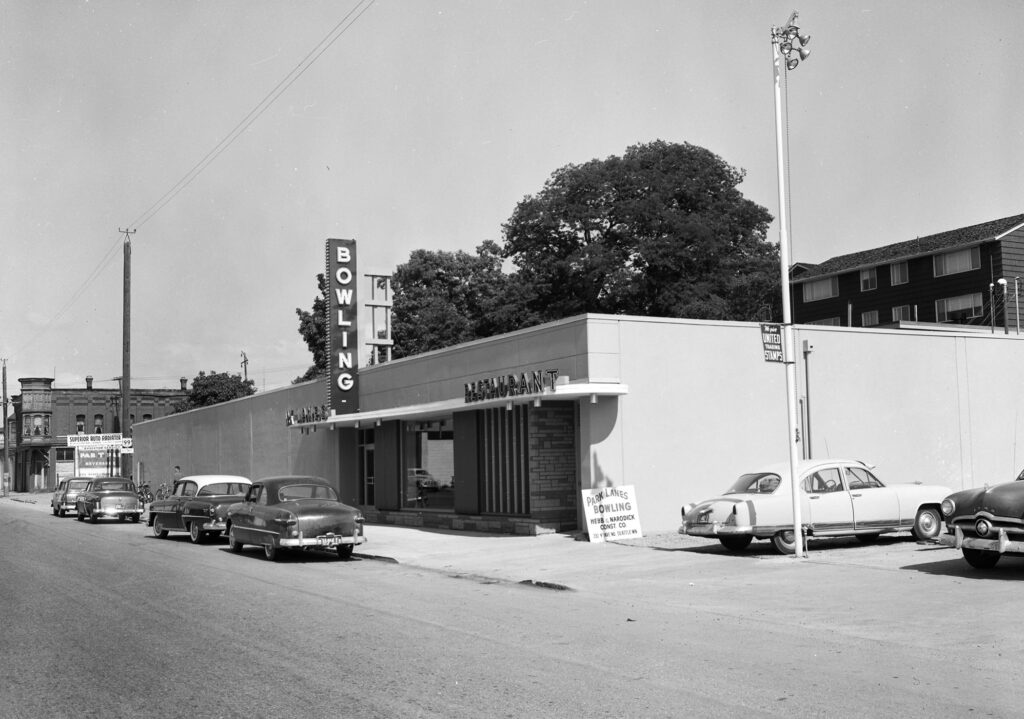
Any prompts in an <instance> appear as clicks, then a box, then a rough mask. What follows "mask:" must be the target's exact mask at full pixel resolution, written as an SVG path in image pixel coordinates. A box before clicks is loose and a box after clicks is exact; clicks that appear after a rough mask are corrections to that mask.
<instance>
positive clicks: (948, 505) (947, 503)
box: [942, 497, 956, 517]
mask: <svg viewBox="0 0 1024 719" xmlns="http://www.w3.org/2000/svg"><path fill="white" fill-rule="evenodd" d="M955 510H956V502H954V501H953V500H952V499H950V498H949V497H946V498H945V499H944V500H942V516H943V517H952V516H953V512H954V511H955Z"/></svg>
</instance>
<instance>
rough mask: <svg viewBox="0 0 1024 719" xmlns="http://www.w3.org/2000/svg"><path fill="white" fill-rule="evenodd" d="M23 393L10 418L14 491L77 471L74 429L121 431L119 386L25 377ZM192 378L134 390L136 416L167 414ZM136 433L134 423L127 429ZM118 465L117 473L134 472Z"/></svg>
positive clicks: (46, 485) (41, 486) (49, 484)
mask: <svg viewBox="0 0 1024 719" xmlns="http://www.w3.org/2000/svg"><path fill="white" fill-rule="evenodd" d="M18 382H19V383H20V384H21V394H19V395H15V396H14V397H13V398H12V403H13V405H14V413H13V415H12V416H11V417H9V418H8V428H7V429H8V432H7V436H8V437H10V438H11V443H10V445H9V446H8V451H9V453H10V455H11V457H12V459H13V471H12V475H11V488H12V489H13V490H14V491H38V490H50V489H53V488H54V487H55V486H56V483H57V480H58V479H60V478H62V477H64V476H67V475H70V474H72V473H73V472H74V459H75V456H74V449H73V448H69V447H68V446H67V437H68V435H72V434H103V433H116V432H121V426H120V416H121V390H120V387H119V386H116V385H115V386H114V387H111V388H98V387H94V386H93V378H92V377H86V378H85V387H84V388H82V387H77V388H62V387H54V386H53V379H52V378H49V377H22V378H20V379H19V380H18ZM186 384H187V380H186V379H185V378H182V379H181V386H180V387H179V388H177V389H133V390H132V392H131V404H132V406H131V411H130V413H129V414H130V417H131V421H132V422H133V423H134V422H135V421H136V420H138V421H145V420H149V419H155V418H157V417H163V416H166V415H168V414H171V413H172V412H173V411H174V405H175V404H176V403H178V402H180V401H181V400H182V399H184V398H185V396H186V393H187V387H186ZM125 434H128V435H130V434H131V428H130V427H129V428H128V431H127V433H125ZM116 461H117V462H118V464H117V465H116V466H113V467H111V469H112V473H120V474H126V475H127V474H131V473H132V471H131V468H130V467H123V466H120V463H119V462H120V459H119V457H118V458H117V460H116Z"/></svg>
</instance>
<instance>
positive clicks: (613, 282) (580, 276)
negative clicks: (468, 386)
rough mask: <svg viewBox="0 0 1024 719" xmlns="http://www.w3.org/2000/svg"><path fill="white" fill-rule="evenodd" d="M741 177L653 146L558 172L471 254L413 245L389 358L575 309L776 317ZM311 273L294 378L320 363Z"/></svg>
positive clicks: (399, 279) (759, 213) (677, 147)
mask: <svg viewBox="0 0 1024 719" xmlns="http://www.w3.org/2000/svg"><path fill="white" fill-rule="evenodd" d="M743 177H744V172H743V170H741V169H737V168H734V167H731V166H730V165H728V164H727V163H726V162H725V161H723V160H722V158H720V157H719V156H718V155H715V154H714V153H712V152H711V151H709V150H706V149H704V148H702V147H697V146H695V145H691V144H689V143H683V144H675V143H668V142H664V141H662V140H657V141H655V142H651V143H648V144H640V145H635V146H633V147H629V148H627V149H626V152H625V153H624V154H623V156H622V157H616V156H612V157H608V158H607V159H604V160H591V161H590V162H587V163H584V164H582V165H566V166H565V167H562V168H560V169H558V170H556V171H555V172H554V173H552V175H551V177H550V178H549V179H548V180H547V182H546V183H545V184H544V187H543V189H542V190H541V191H540V192H538V193H537V194H536V195H532V196H527V197H525V198H524V199H523V200H522V201H521V202H519V204H518V205H517V206H516V208H515V210H514V212H513V213H512V216H511V217H510V218H509V220H508V221H507V222H506V223H505V224H504V225H503V232H504V238H503V244H498V243H495V242H493V241H491V240H488V241H485V242H484V243H482V244H481V245H480V246H478V247H477V248H476V254H475V255H474V254H471V253H468V252H464V251H458V252H446V251H440V250H424V249H421V250H415V251H413V252H412V253H411V254H410V256H409V261H408V262H406V263H405V264H402V265H399V266H398V268H397V269H396V271H395V274H394V276H393V278H392V288H393V291H394V292H393V308H392V337H393V339H394V347H393V350H392V356H393V357H394V358H396V359H397V358H399V357H404V356H407V355H414V354H419V353H422V352H428V351H430V350H436V349H440V348H443V347H449V346H451V345H454V344H458V343H460V342H467V341H471V340H475V339H480V338H483V337H490V336H492V335H496V334H501V333H504V332H510V331H512V330H516V329H519V328H522V327H528V326H531V325H534V324H538V323H540V322H547V321H552V320H558V319H562V318H564V317H570V316H572V315H577V314H581V313H584V312H595V313H604V314H632V315H646V316H662V317H689V318H696V319H716V320H740V321H754V320H762V321H767V320H777V319H778V318H779V316H780V315H781V294H780V288H779V264H778V263H779V253H778V246H777V245H775V244H773V243H771V242H768V241H767V239H766V234H767V231H768V226H769V224H770V223H771V221H772V217H771V215H770V214H769V212H768V210H766V209H765V208H764V207H761V206H760V205H757V204H756V203H754V202H752V201H751V200H748V199H746V198H745V197H744V196H743V194H742V193H741V192H740V191H739V189H738V185H739V184H740V183H741V182H742V181H743ZM506 261H509V262H510V264H511V265H512V266H514V267H515V271H513V272H511V273H509V272H505V271H504V264H505V262H506ZM317 281H318V284H319V288H320V296H319V297H317V298H316V299H314V301H313V310H312V312H307V311H303V310H300V309H296V310H295V311H296V313H297V314H298V316H299V333H300V334H301V335H302V337H303V339H304V340H305V341H306V344H307V345H308V346H309V349H310V351H311V352H312V353H313V360H314V364H313V366H311V367H310V368H309V370H308V371H307V372H306V374H305V375H304V376H303V377H300V378H298V379H297V380H296V381H304V380H307V379H312V378H313V377H316V376H318V375H321V374H326V373H327V371H328V368H327V360H328V357H327V315H326V312H327V304H326V301H325V299H324V297H325V295H324V290H325V278H324V276H323V275H317Z"/></svg>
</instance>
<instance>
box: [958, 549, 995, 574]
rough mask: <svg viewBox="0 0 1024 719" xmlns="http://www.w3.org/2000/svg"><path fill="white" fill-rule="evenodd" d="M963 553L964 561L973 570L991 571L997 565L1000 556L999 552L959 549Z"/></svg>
mask: <svg viewBox="0 0 1024 719" xmlns="http://www.w3.org/2000/svg"><path fill="white" fill-rule="evenodd" d="M960 549H961V550H962V551H963V553H964V559H966V560H967V563H968V564H970V565H971V566H972V567H974V568H975V569H992V567H994V566H996V564H998V563H999V559H1000V557H1002V555H1001V554H1000V553H999V552H991V551H989V550H987V549H971V548H969V547H961V548H960Z"/></svg>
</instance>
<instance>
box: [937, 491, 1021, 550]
mask: <svg viewBox="0 0 1024 719" xmlns="http://www.w3.org/2000/svg"><path fill="white" fill-rule="evenodd" d="M1022 517H1024V472H1021V474H1020V475H1018V477H1017V479H1016V480H1015V481H1013V482H1004V483H1003V484H997V485H994V486H992V487H975V488H973V489H964V490H962V491H960V492H953V493H952V494H950V495H949V496H948V497H946V498H945V499H943V500H942V518H943V521H945V523H946V532H945V533H944V534H942V535H941V536H940V537H939V543H940V544H943V545H945V546H947V547H953V548H954V549H959V550H960V551H961V552H963V555H964V559H965V560H966V561H967V563H968V564H969V565H971V566H972V567H974V568H975V569H991V568H992V567H994V566H996V564H997V563H998V562H999V560H1000V559H1001V558H1002V556H1003V555H1004V554H1010V555H1016V556H1024V522H1022V520H1021V518H1022Z"/></svg>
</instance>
